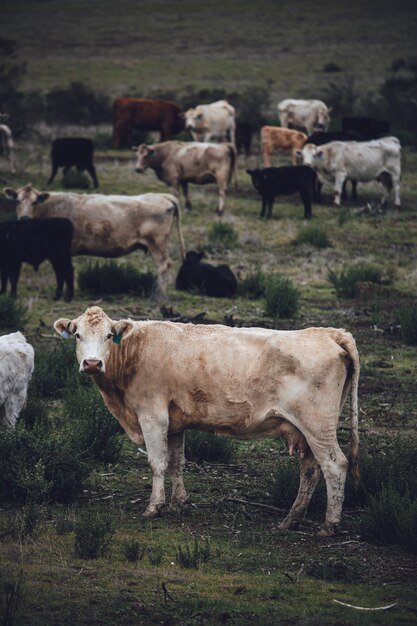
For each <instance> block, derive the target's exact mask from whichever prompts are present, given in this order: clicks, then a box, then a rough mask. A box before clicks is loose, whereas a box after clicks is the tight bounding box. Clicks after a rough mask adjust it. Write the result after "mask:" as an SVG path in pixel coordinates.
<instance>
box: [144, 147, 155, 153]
mask: <svg viewBox="0 0 417 626" xmlns="http://www.w3.org/2000/svg"><path fill="white" fill-rule="evenodd" d="M146 147H147V148H148V153H149V154H153V153H154V152H155V148H154V147H153V146H146Z"/></svg>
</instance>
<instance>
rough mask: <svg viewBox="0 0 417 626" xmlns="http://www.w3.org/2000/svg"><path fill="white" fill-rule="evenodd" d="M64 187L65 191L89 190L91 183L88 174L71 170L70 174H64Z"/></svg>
mask: <svg viewBox="0 0 417 626" xmlns="http://www.w3.org/2000/svg"><path fill="white" fill-rule="evenodd" d="M62 186H63V187H64V189H89V188H90V187H91V182H90V179H89V178H88V176H87V174H85V173H84V172H79V171H78V170H76V169H74V168H71V169H70V170H68V172H65V173H64V176H63V177H62Z"/></svg>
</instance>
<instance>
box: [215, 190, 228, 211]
mask: <svg viewBox="0 0 417 626" xmlns="http://www.w3.org/2000/svg"><path fill="white" fill-rule="evenodd" d="M225 200H226V187H225V186H224V187H223V186H222V185H219V205H218V207H217V213H218V214H219V215H223V212H224V203H225Z"/></svg>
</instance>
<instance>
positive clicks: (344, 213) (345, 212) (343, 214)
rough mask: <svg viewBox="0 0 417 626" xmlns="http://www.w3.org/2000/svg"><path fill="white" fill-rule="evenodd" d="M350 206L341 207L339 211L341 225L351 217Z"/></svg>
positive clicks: (339, 223) (338, 216)
mask: <svg viewBox="0 0 417 626" xmlns="http://www.w3.org/2000/svg"><path fill="white" fill-rule="evenodd" d="M350 217H351V214H350V209H349V207H341V208H340V209H339V211H338V213H337V223H338V225H339V226H343V225H344V224H346V222H347V221H348V220H349V219H350Z"/></svg>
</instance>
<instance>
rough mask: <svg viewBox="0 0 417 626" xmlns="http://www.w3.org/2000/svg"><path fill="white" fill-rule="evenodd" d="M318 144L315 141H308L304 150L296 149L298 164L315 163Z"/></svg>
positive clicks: (295, 157)
mask: <svg viewBox="0 0 417 626" xmlns="http://www.w3.org/2000/svg"><path fill="white" fill-rule="evenodd" d="M317 150H318V148H317V146H316V145H314V143H306V144H305V146H304V147H303V149H302V150H295V151H294V159H295V163H296V165H310V166H312V165H313V162H314V159H315V157H316V154H317Z"/></svg>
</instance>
